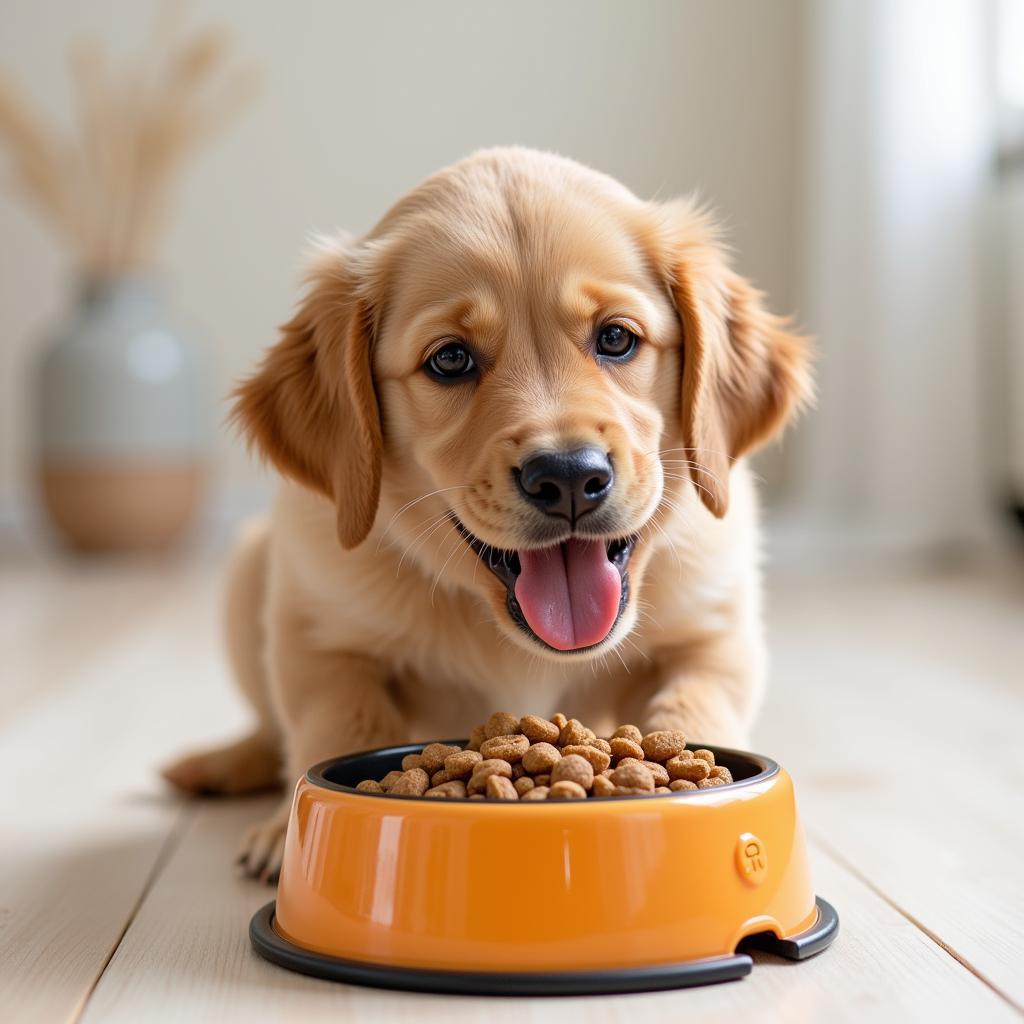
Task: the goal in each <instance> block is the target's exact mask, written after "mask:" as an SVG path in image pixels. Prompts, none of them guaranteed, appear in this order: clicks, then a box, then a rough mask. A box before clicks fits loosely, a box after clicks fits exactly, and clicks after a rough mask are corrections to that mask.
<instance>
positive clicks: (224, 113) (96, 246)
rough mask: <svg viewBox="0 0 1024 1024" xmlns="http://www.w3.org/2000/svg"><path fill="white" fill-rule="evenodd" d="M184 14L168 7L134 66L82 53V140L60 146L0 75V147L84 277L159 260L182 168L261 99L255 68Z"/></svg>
mask: <svg viewBox="0 0 1024 1024" xmlns="http://www.w3.org/2000/svg"><path fill="white" fill-rule="evenodd" d="M181 10H182V8H181V5H180V4H173V3H166V4H164V5H163V6H162V7H161V8H160V13H159V14H158V16H157V18H156V20H155V23H154V27H153V31H152V38H151V39H150V41H149V43H148V45H147V46H146V47H145V48H144V50H143V53H142V55H141V57H140V59H139V60H138V62H137V63H136V64H134V65H133V66H132V67H129V68H126V69H120V70H118V69H114V68H111V67H110V65H109V62H108V61H107V58H106V55H105V54H104V52H103V50H102V48H101V47H100V46H99V45H98V44H96V43H95V42H91V41H83V42H81V43H80V44H78V45H77V46H76V47H75V48H74V50H73V52H72V56H71V69H72V74H73V79H74V83H75V89H76V95H77V100H78V115H79V120H80V126H81V131H80V137H79V138H77V139H74V140H66V139H61V138H59V137H58V136H57V134H56V133H55V132H52V131H51V130H49V128H48V127H47V125H46V123H45V121H44V119H43V118H42V117H41V116H40V115H39V114H38V113H37V112H36V111H35V110H33V109H32V108H31V106H30V104H29V103H28V101H27V100H25V98H24V97H22V96H20V95H19V94H18V92H17V91H16V90H15V89H14V87H13V86H12V85H11V84H10V83H8V82H6V81H5V80H4V79H3V77H2V76H0V142H4V143H6V145H7V148H8V149H9V151H10V154H11V157H12V168H11V170H12V175H11V177H12V181H13V184H14V185H15V187H16V188H17V189H18V190H19V191H21V192H22V193H23V194H24V195H25V196H26V197H27V198H28V199H29V200H30V201H32V202H33V203H34V204H35V205H36V207H38V208H39V209H40V210H41V211H42V212H43V213H44V215H45V216H46V217H47V219H48V220H50V222H51V223H52V224H53V225H54V226H55V227H56V228H57V229H58V230H59V232H60V234H61V235H62V236H63V237H64V238H65V239H66V240H67V241H68V243H69V244H70V246H71V248H72V249H73V250H74V252H75V254H76V256H77V258H78V260H79V261H80V262H81V264H82V268H83V270H84V271H85V273H87V274H89V275H93V276H108V275H111V274H115V273H117V272H119V271H123V270H127V269H131V268H134V267H139V266H145V265H147V264H149V263H150V262H151V261H152V259H153V254H154V250H155V248H156V243H157V241H158V239H159V237H160V232H161V229H162V228H163V226H164V224H165V223H166V216H167V210H168V206H169V199H170V194H171V191H172V189H173V187H174V184H175V182H176V180H177V178H178V176H179V175H180V173H181V169H182V166H183V164H184V162H185V159H186V158H187V157H188V156H190V155H191V154H192V153H193V152H195V150H196V149H198V148H199V147H200V146H201V145H202V144H204V143H206V142H208V141H210V140H211V139H213V138H215V137H216V136H217V135H218V134H219V133H220V132H222V131H223V130H224V128H225V127H226V126H227V124H228V123H229V122H230V121H231V120H232V119H233V118H234V117H235V116H236V115H237V114H238V113H239V111H240V110H241V109H242V108H243V107H244V106H245V104H246V103H247V102H248V101H249V100H250V99H251V98H252V96H253V95H254V93H255V90H256V85H257V78H256V75H255V74H254V72H253V70H252V69H251V68H237V67H236V68H229V67H228V63H229V61H228V50H229V45H228V37H227V35H226V34H225V33H224V32H223V31H221V30H220V29H206V30H204V31H201V32H198V33H196V34H194V35H192V36H185V37H183V36H182V33H181V31H180V25H179V24H178V22H179V21H180V14H181Z"/></svg>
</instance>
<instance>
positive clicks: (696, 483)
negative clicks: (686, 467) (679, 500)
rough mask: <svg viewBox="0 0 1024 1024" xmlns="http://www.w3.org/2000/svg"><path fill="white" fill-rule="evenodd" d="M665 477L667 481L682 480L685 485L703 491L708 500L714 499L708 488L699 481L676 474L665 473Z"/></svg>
mask: <svg viewBox="0 0 1024 1024" xmlns="http://www.w3.org/2000/svg"><path fill="white" fill-rule="evenodd" d="M665 476H666V477H667V478H668V479H669V480H682V481H684V482H685V483H690V484H693V486H694V487H696V488H698V489H699V490H701V491H703V492H704V493H705V494H707V495H708V496H709V497H710V498H712V499H714V497H715V496H714V494H712V492H711V488H710V487H708V486H707V485H706V484H702V483H700V481H698V480H694V479H693V477H688V476H680V475H679V474H678V473H666V474H665Z"/></svg>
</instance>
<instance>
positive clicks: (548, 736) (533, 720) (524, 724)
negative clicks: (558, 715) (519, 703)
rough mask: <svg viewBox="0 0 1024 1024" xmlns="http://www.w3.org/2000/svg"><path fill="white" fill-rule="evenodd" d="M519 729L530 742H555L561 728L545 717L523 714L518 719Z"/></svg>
mask: <svg viewBox="0 0 1024 1024" xmlns="http://www.w3.org/2000/svg"><path fill="white" fill-rule="evenodd" d="M519 731H520V732H521V733H522V734H523V735H524V736H525V737H526V738H527V739H528V740H529V741H530V742H531V743H557V742H558V737H559V734H560V732H561V729H560V727H559V726H557V725H555V723H554V722H549V721H548V720H547V719H546V718H540V717H538V716H537V715H524V716H523V717H522V718H520V719H519Z"/></svg>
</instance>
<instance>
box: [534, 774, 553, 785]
mask: <svg viewBox="0 0 1024 1024" xmlns="http://www.w3.org/2000/svg"><path fill="white" fill-rule="evenodd" d="M533 784H534V785H535V786H545V787H547V786H549V785H550V784H551V775H550V774H549V773H547V772H541V773H540V775H534V777H533Z"/></svg>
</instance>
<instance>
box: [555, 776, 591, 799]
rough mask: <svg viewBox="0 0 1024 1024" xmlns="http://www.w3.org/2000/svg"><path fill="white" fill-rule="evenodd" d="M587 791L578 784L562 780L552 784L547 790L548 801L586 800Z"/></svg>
mask: <svg viewBox="0 0 1024 1024" xmlns="http://www.w3.org/2000/svg"><path fill="white" fill-rule="evenodd" d="M586 798H587V791H586V790H585V789H584V788H583V787H582V786H581V785H580V784H579V783H578V782H572V781H571V780H570V779H563V780H562V781H561V782H553V783H552V784H551V788H550V789H549V790H548V799H549V800H586Z"/></svg>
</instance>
